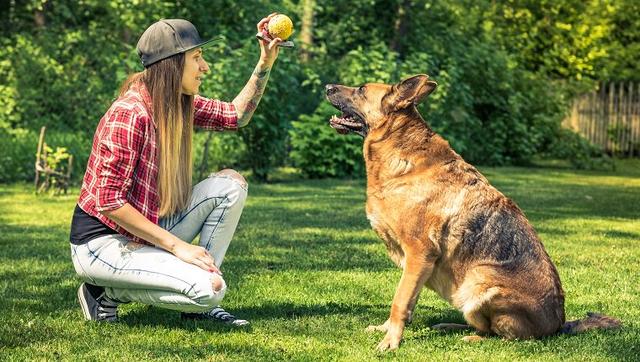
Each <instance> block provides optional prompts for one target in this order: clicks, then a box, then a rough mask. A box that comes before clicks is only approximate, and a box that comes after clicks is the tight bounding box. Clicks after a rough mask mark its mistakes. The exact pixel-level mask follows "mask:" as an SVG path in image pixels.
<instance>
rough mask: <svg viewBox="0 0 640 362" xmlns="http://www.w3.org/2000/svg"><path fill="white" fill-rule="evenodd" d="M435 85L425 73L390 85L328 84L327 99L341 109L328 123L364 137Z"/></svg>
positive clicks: (432, 89) (430, 90)
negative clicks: (351, 85) (349, 85)
mask: <svg viewBox="0 0 640 362" xmlns="http://www.w3.org/2000/svg"><path fill="white" fill-rule="evenodd" d="M437 86H438V84H437V83H436V82H434V81H431V80H429V76H428V75H426V74H419V75H415V76H413V77H410V78H407V79H405V80H403V81H402V82H400V83H398V84H393V85H391V84H380V83H367V84H365V85H363V86H360V87H357V88H356V87H347V86H343V85H337V84H328V85H327V86H326V87H325V88H326V91H327V99H328V100H329V102H331V104H332V105H333V106H334V107H336V108H337V109H339V110H340V111H341V112H342V114H341V115H340V116H333V117H331V120H329V124H330V125H331V127H333V128H334V129H335V130H336V131H338V133H342V134H345V133H349V132H354V133H357V134H359V135H361V136H362V137H366V136H367V134H368V133H369V131H370V130H374V129H376V128H379V127H383V126H384V125H385V123H386V122H387V121H388V120H389V119H390V118H392V117H390V115H392V114H393V113H396V112H401V111H404V110H406V109H408V108H411V107H415V105H416V104H418V103H419V102H420V101H422V100H423V99H424V98H426V97H427V96H428V95H429V94H430V93H431V92H433V91H434V90H435V89H436V87H437Z"/></svg>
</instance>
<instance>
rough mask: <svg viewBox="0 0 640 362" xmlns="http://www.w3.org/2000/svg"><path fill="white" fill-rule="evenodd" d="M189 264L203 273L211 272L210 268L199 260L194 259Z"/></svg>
mask: <svg viewBox="0 0 640 362" xmlns="http://www.w3.org/2000/svg"><path fill="white" fill-rule="evenodd" d="M191 264H193V265H195V266H197V267H199V268H200V269H203V270H205V271H208V272H210V271H211V268H210V267H209V266H208V265H207V264H206V263H205V262H204V261H202V260H200V259H195V260H194V261H193V262H192V263H191Z"/></svg>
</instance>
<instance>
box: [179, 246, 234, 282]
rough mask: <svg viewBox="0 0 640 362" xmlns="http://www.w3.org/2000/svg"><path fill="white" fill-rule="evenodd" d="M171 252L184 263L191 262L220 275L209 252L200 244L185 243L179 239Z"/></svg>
mask: <svg viewBox="0 0 640 362" xmlns="http://www.w3.org/2000/svg"><path fill="white" fill-rule="evenodd" d="M172 252H173V255H175V256H176V257H178V259H180V260H182V261H184V262H185V263H189V264H193V265H196V266H199V267H200V268H202V269H204V270H206V271H208V272H212V273H216V274H220V275H222V273H221V272H220V269H218V267H216V265H215V264H214V262H213V258H212V257H211V254H209V252H208V251H207V249H205V248H203V247H201V246H198V245H193V244H189V243H185V242H184V241H182V240H180V241H179V242H177V243H176V245H175V247H174V248H173V250H172Z"/></svg>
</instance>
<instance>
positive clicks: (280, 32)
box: [267, 14, 293, 40]
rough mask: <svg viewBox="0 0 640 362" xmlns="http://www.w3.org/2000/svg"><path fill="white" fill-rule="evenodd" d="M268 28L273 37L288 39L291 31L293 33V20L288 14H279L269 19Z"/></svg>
mask: <svg viewBox="0 0 640 362" xmlns="http://www.w3.org/2000/svg"><path fill="white" fill-rule="evenodd" d="M267 29H268V30H269V35H271V37H272V38H274V39H275V38H280V39H282V40H287V38H289V37H290V36H291V33H293V22H292V21H291V19H289V17H288V16H286V15H283V14H278V15H276V16H274V17H273V18H271V20H269V24H268V25H267Z"/></svg>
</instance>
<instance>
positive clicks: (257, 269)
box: [0, 161, 640, 361]
mask: <svg viewBox="0 0 640 362" xmlns="http://www.w3.org/2000/svg"><path fill="white" fill-rule="evenodd" d="M639 170H640V162H638V161H625V162H623V163H622V164H621V166H619V167H618V168H617V171H615V172H610V171H608V172H594V171H573V170H566V169H559V168H539V167H538V168H481V171H483V173H485V175H486V176H487V177H488V178H489V179H490V180H491V181H492V183H493V184H494V185H495V186H496V187H498V188H499V189H500V190H501V191H503V192H504V193H505V194H506V195H507V196H509V197H511V198H513V199H514V200H515V201H516V202H517V203H518V204H519V206H520V207H521V208H522V209H523V210H524V212H525V213H526V215H527V216H528V217H529V219H530V220H531V222H532V223H533V225H534V226H535V228H536V230H537V231H538V233H539V234H540V236H541V238H542V239H543V241H544V244H545V247H546V248H547V251H548V252H549V254H550V255H551V257H552V259H553V260H554V262H555V263H556V265H557V266H558V269H559V272H560V275H561V278H562V282H563V286H564V288H565V292H566V313H567V317H568V318H569V319H575V318H581V317H583V316H584V315H585V313H586V312H587V311H601V312H604V313H607V314H610V315H613V316H617V317H619V318H620V319H621V320H623V322H624V328H623V329H622V330H620V331H613V332H611V331H610V332H590V333H586V334H582V335H578V336H555V337H550V338H547V339H544V340H540V341H516V342H507V341H502V340H500V339H499V338H490V339H489V340H487V341H485V342H482V343H479V344H465V343H463V342H462V341H461V340H460V338H461V337H462V336H464V335H465V333H463V332H456V333H448V334H440V333H437V332H436V331H433V330H431V329H430V328H429V326H430V325H432V324H434V323H439V322H445V321H451V322H463V320H462V316H461V315H460V313H458V312H457V311H455V310H454V309H453V308H451V307H450V306H449V305H448V304H447V303H445V302H444V301H442V300H441V299H439V298H438V297H437V296H436V295H435V294H434V293H432V292H430V291H425V292H424V293H423V295H422V297H421V299H420V302H419V305H418V307H417V310H416V319H415V320H414V322H413V323H412V324H411V325H410V326H408V328H407V330H406V332H405V340H404V343H403V345H402V347H401V349H400V350H399V351H398V352H396V353H395V354H393V355H391V356H390V357H391V358H392V359H398V360H412V361H414V360H415V361H420V360H425V361H429V360H505V361H506V360H537V361H538V360H542V361H557V360H573V361H600V360H611V361H613V360H633V359H634V358H636V356H637V355H639V354H640V349H639V348H640V347H639V345H640V325H639V323H638V321H639V320H640V301H639V300H638V295H640V286H639V285H638V265H639V262H640V246H639V245H638V242H639V240H640V223H639V222H638V215H640V171H639ZM77 191H78V190H77V188H76V189H73V190H71V193H70V195H68V196H62V197H53V196H39V197H36V196H34V195H33V193H32V192H31V188H30V185H26V184H18V185H0V247H1V248H2V253H1V255H0V275H1V276H2V278H0V308H1V310H2V313H1V314H0V355H2V356H3V357H5V358H7V359H9V360H12V359H16V360H26V359H45V360H50V359H81V360H89V359H116V360H141V359H163V360H180V359H183V360H193V359H201V360H212V361H218V360H220V361H222V360H252V361H253V360H314V361H315V360H372V359H377V358H379V356H377V354H376V353H375V352H374V346H375V345H376V343H377V342H378V340H379V339H380V338H381V335H378V334H374V335H371V334H367V333H365V332H364V328H365V327H366V326H367V325H369V324H380V323H382V322H383V321H384V320H385V319H386V318H387V316H388V313H389V306H390V303H391V298H392V297H393V293H394V289H395V286H396V284H397V282H398V280H399V277H400V270H398V269H397V268H396V267H395V266H394V265H393V264H392V263H391V261H390V260H389V258H388V257H387V256H386V252H385V249H384V246H383V244H382V243H381V242H380V241H379V240H378V238H377V236H376V235H375V233H374V232H373V231H372V230H371V229H370V226H369V223H368V221H367V220H366V217H365V211H364V201H365V182H364V180H308V181H301V180H295V179H287V180H285V181H283V182H279V183H278V182H276V183H273V184H262V185H260V184H253V185H251V186H250V196H249V199H248V203H247V206H246V209H245V212H244V214H243V217H242V220H241V222H240V226H239V228H238V232H237V234H236V237H235V239H234V242H233V243H232V245H231V248H230V250H229V252H228V254H227V258H226V260H225V264H224V265H223V270H224V273H225V277H226V279H227V281H228V284H229V292H228V294H227V298H226V299H225V302H224V306H225V307H226V308H228V309H229V310H231V311H233V312H234V313H236V314H238V315H241V316H243V317H246V318H248V319H250V320H251V321H252V328H251V329H249V330H234V329H230V328H228V327H225V326H218V325H211V324H208V323H206V322H187V321H182V320H180V318H179V314H178V313H175V312H172V311H167V310H161V309H157V308H151V307H147V306H144V305H139V304H129V305H125V306H122V307H121V309H122V310H121V322H120V323H118V324H116V325H96V324H92V323H86V322H84V321H83V320H82V318H81V313H80V310H79V307H78V305H77V301H76V299H75V292H76V288H77V286H78V285H79V280H78V279H77V278H76V276H75V274H74V272H73V267H72V265H71V262H70V259H69V247H68V245H67V244H68V243H67V237H68V228H69V222H70V218H71V213H72V210H73V206H74V204H75V201H76V194H77Z"/></svg>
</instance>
